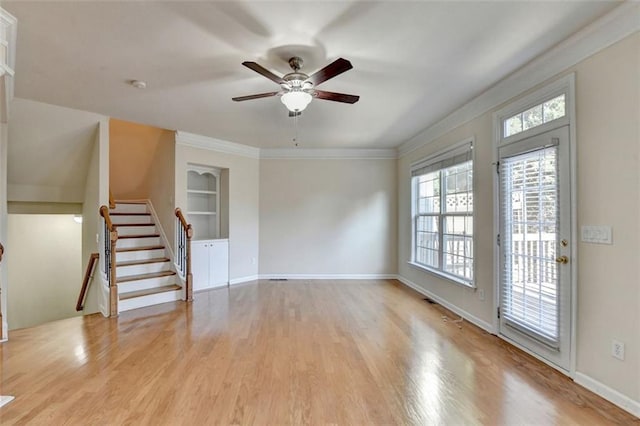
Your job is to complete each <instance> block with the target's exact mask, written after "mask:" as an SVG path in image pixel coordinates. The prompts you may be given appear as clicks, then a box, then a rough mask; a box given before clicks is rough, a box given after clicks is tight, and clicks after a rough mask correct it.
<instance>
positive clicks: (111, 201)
mask: <svg viewBox="0 0 640 426" xmlns="http://www.w3.org/2000/svg"><path fill="white" fill-rule="evenodd" d="M109 208H110V209H115V208H116V200H115V199H114V198H113V193H112V192H111V190H109Z"/></svg>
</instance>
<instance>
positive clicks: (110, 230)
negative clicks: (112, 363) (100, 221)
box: [100, 205, 118, 317]
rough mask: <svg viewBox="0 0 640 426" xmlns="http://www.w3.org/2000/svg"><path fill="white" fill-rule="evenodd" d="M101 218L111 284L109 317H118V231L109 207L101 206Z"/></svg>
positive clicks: (105, 269)
mask: <svg viewBox="0 0 640 426" xmlns="http://www.w3.org/2000/svg"><path fill="white" fill-rule="evenodd" d="M100 216H102V217H103V218H104V269H103V271H104V273H105V275H106V277H107V282H108V283H109V316H110V317H115V316H118V287H117V286H116V242H117V241H118V231H117V230H116V228H115V227H114V226H113V222H112V221H111V216H109V207H107V206H104V205H103V206H100Z"/></svg>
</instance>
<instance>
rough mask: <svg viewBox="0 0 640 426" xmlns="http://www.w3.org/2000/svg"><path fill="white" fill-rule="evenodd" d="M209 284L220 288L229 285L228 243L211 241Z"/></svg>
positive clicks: (226, 241)
mask: <svg viewBox="0 0 640 426" xmlns="http://www.w3.org/2000/svg"><path fill="white" fill-rule="evenodd" d="M210 248H211V250H210V255H211V283H212V285H213V286H214V287H220V286H224V285H227V284H228V283H229V241H228V240H213V241H212V242H211V244H210Z"/></svg>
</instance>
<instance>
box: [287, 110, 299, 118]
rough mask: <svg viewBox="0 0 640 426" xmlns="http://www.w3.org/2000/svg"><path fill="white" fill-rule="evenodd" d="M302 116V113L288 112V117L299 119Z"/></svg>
mask: <svg viewBox="0 0 640 426" xmlns="http://www.w3.org/2000/svg"><path fill="white" fill-rule="evenodd" d="M301 115H302V111H296V112H293V111H289V117H300V116H301Z"/></svg>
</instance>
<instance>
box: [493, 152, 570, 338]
mask: <svg viewBox="0 0 640 426" xmlns="http://www.w3.org/2000/svg"><path fill="white" fill-rule="evenodd" d="M557 157H558V148H557V146H551V147H545V148H541V149H537V150H535V151H531V152H527V153H524V154H520V155H516V156H513V157H509V158H501V159H500V191H501V192H502V196H501V200H502V201H501V202H502V206H501V212H502V218H501V221H502V223H503V229H502V230H501V235H502V241H501V250H502V256H503V257H504V259H503V267H502V271H501V275H502V283H503V285H502V294H501V299H502V302H501V310H502V312H501V315H503V316H504V318H505V321H506V322H507V324H509V325H511V326H513V327H515V328H517V329H519V330H520V331H522V332H525V333H528V332H529V333H528V334H532V335H534V337H536V338H537V339H538V340H541V341H543V342H544V343H546V344H548V345H550V346H553V347H557V345H558V341H559V331H558V330H559V310H558V309H559V300H558V297H559V291H558V290H559V289H558V264H557V263H556V261H555V258H556V254H557V245H558V223H559V219H558V214H559V197H558V180H557V175H558V173H557Z"/></svg>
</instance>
